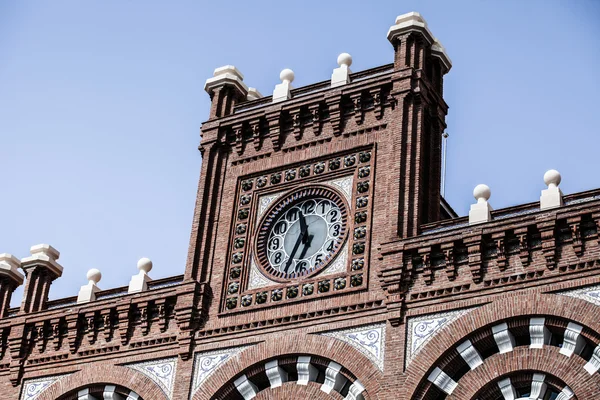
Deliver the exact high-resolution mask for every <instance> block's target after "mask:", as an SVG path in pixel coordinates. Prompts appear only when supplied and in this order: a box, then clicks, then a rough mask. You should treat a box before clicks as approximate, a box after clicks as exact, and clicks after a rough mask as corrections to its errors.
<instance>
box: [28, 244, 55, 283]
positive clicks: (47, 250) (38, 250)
mask: <svg viewBox="0 0 600 400" xmlns="http://www.w3.org/2000/svg"><path fill="white" fill-rule="evenodd" d="M29 252H30V253H31V256H29V257H25V258H23V259H21V268H22V269H23V270H24V271H26V270H27V269H29V268H32V267H34V266H36V265H43V266H44V267H46V268H48V269H49V270H50V271H52V272H53V273H54V274H56V276H61V275H62V272H63V267H62V266H61V265H60V264H59V263H58V262H56V260H58V258H59V257H60V252H59V251H58V250H56V249H55V248H54V247H52V246H50V245H49V244H36V245H35V246H31V248H30V249H29Z"/></svg>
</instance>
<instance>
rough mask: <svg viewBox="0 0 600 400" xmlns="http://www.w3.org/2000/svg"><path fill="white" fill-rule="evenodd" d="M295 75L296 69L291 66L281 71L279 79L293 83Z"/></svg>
mask: <svg viewBox="0 0 600 400" xmlns="http://www.w3.org/2000/svg"><path fill="white" fill-rule="evenodd" d="M294 77H295V76H294V71H292V70H291V69H289V68H286V69H284V70H282V71H281V72H280V73H279V79H280V80H281V82H282V83H285V82H287V83H292V82H294Z"/></svg>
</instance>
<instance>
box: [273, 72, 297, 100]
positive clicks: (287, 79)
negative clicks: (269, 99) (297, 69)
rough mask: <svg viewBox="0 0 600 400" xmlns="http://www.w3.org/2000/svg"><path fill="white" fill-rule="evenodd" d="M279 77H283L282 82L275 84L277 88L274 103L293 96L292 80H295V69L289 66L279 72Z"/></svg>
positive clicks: (274, 92)
mask: <svg viewBox="0 0 600 400" xmlns="http://www.w3.org/2000/svg"><path fill="white" fill-rule="evenodd" d="M279 79H281V83H280V84H278V85H275V90H273V103H278V102H280V101H285V100H288V99H291V98H292V94H291V93H290V90H291V89H292V82H293V81H294V71H292V70H291V69H289V68H286V69H284V70H283V71H281V73H280V74H279Z"/></svg>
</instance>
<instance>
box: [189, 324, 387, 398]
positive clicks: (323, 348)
mask: <svg viewBox="0 0 600 400" xmlns="http://www.w3.org/2000/svg"><path fill="white" fill-rule="evenodd" d="M269 339H270V340H268V341H265V342H262V343H260V344H257V345H255V346H252V347H250V348H248V349H246V350H244V351H242V352H241V353H240V354H239V355H238V356H237V357H233V358H232V359H230V360H228V361H227V362H226V363H225V364H224V365H222V366H221V367H219V369H217V370H216V371H215V372H214V373H213V374H212V375H211V376H210V377H209V378H208V379H207V380H206V381H205V382H204V383H203V384H202V386H201V387H200V388H199V389H198V391H197V392H196V393H195V394H194V397H193V400H210V398H211V397H212V396H213V395H214V394H215V393H217V392H218V391H219V390H220V389H221V388H222V387H223V386H225V385H226V384H227V383H228V382H229V381H231V380H232V379H234V378H235V377H236V376H237V375H239V374H240V373H242V372H243V371H246V370H248V369H249V368H251V367H252V366H255V365H258V364H260V363H265V362H267V361H269V360H271V359H274V358H278V357H282V356H286V355H293V354H299V355H315V356H320V357H323V358H327V359H329V360H332V361H334V362H336V363H338V364H340V365H341V366H343V367H344V368H346V369H347V370H348V371H350V373H351V374H352V375H354V376H355V377H356V379H358V380H359V381H360V382H361V384H362V385H363V386H364V388H365V392H366V393H367V394H368V395H369V399H372V400H374V399H376V397H374V393H377V392H379V380H380V379H381V378H382V377H383V373H382V372H381V371H380V370H379V369H378V368H377V367H376V366H375V365H373V363H372V362H371V360H369V359H368V358H367V357H365V356H364V355H363V354H362V353H361V352H359V351H358V350H356V349H355V348H354V347H352V346H350V345H348V344H346V343H344V342H342V341H341V340H337V339H334V338H330V337H327V336H321V335H302V334H299V335H289V336H278V337H276V338H269Z"/></svg>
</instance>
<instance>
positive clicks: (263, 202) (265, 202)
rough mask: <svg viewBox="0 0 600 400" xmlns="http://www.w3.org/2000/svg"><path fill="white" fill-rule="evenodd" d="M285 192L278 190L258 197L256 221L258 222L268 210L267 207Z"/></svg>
mask: <svg viewBox="0 0 600 400" xmlns="http://www.w3.org/2000/svg"><path fill="white" fill-rule="evenodd" d="M284 193H285V192H277V193H273V194H269V195H266V196H261V197H260V198H259V199H258V215H257V218H256V223H257V224H258V222H259V220H260V217H261V216H262V215H263V214H264V213H265V211H267V208H269V206H270V205H271V204H272V203H273V202H274V201H275V200H277V199H278V198H280V197H281V195H282V194H284Z"/></svg>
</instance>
